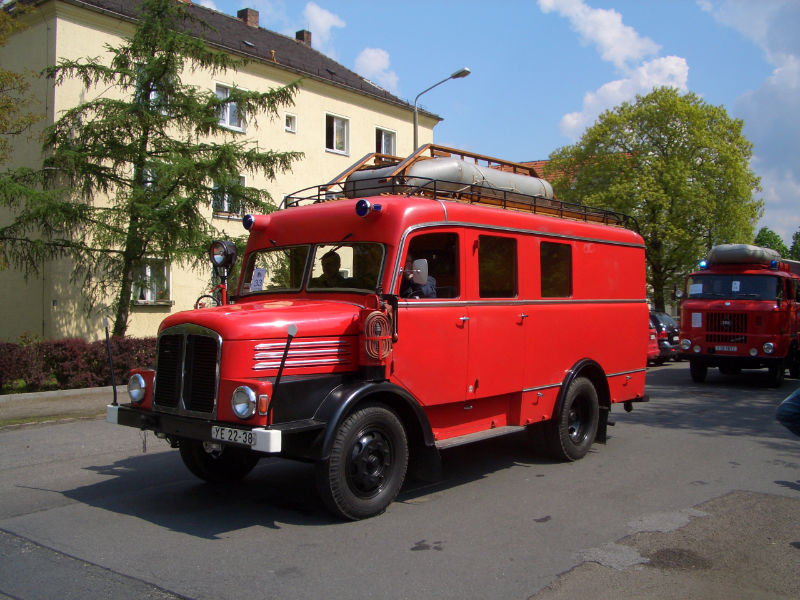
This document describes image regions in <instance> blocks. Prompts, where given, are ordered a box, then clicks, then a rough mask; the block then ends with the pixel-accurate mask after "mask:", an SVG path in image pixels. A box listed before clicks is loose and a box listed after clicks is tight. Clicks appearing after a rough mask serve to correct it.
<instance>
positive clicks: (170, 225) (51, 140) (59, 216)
mask: <svg viewBox="0 0 800 600" xmlns="http://www.w3.org/2000/svg"><path fill="white" fill-rule="evenodd" d="M207 27H208V26H207V25H206V24H205V23H202V22H199V21H197V20H196V19H194V18H193V17H192V16H191V15H190V14H189V13H188V11H187V10H186V8H185V5H184V4H183V3H181V2H178V1H176V0H144V1H143V2H142V5H141V16H140V19H139V21H138V24H137V28H136V31H135V33H134V34H133V37H131V38H130V39H129V40H126V41H125V42H124V43H122V44H121V45H119V46H116V47H112V46H107V51H108V52H109V53H110V57H111V58H110V61H106V62H103V61H101V60H99V59H96V58H85V59H81V60H75V61H73V60H63V61H61V62H59V63H58V64H57V65H55V66H54V67H52V68H49V69H48V70H47V72H46V74H47V76H49V77H52V78H53V79H54V80H55V83H56V85H60V84H61V83H62V82H64V81H65V80H66V79H70V78H78V79H79V80H80V81H82V83H83V84H84V85H85V87H86V89H87V91H88V92H96V97H95V98H94V99H91V100H89V101H87V102H84V103H81V104H79V105H77V106H75V107H74V108H71V109H69V110H67V111H65V112H64V113H63V114H62V116H61V117H60V118H59V119H58V121H56V122H55V123H54V124H53V125H52V126H50V127H49V128H48V129H47V130H46V132H45V141H44V151H45V155H46V159H45V160H44V164H43V168H42V169H41V170H39V171H37V172H34V171H30V170H18V171H16V172H14V173H13V174H11V175H9V176H8V177H7V178H6V179H5V182H0V201H3V200H4V201H5V204H6V205H7V206H10V207H12V208H13V209H15V211H16V214H17V218H16V220H15V221H14V222H13V223H12V225H11V226H9V227H8V228H6V231H5V235H6V236H7V238H13V239H15V240H20V241H21V243H15V244H5V245H4V246H3V250H4V252H5V254H6V256H7V257H8V258H9V259H10V260H12V261H13V262H14V264H15V265H16V266H17V267H19V268H25V269H32V268H33V269H35V268H36V266H37V265H39V264H41V262H42V261H43V260H46V259H48V258H52V257H53V256H59V255H66V256H69V257H71V258H73V259H74V261H75V265H76V269H77V271H76V273H77V274H78V275H79V276H80V277H81V278H82V279H81V283H82V285H84V286H85V289H86V291H87V297H89V298H91V299H92V301H93V302H96V303H99V304H101V305H102V303H104V302H106V301H107V300H108V299H109V298H113V301H112V302H111V307H110V308H111V310H112V311H113V314H114V326H113V334H114V335H117V336H121V335H124V333H125V331H126V329H127V324H128V315H129V309H130V306H131V302H132V287H133V286H134V285H135V284H136V280H135V278H136V277H137V274H140V273H142V268H143V265H144V264H145V262H146V260H151V259H164V260H169V261H172V262H182V263H193V264H197V261H198V260H200V259H202V258H203V257H204V253H205V250H206V248H207V247H208V243H209V242H210V240H211V239H212V238H213V237H214V236H215V235H219V232H218V231H217V230H215V228H214V227H213V226H212V224H211V223H209V221H208V220H207V218H205V217H204V214H203V209H207V208H208V207H209V206H210V205H212V203H214V202H215V200H216V201H219V200H220V197H221V195H224V196H225V197H226V198H228V199H230V200H232V201H235V202H236V204H237V206H238V207H240V208H241V209H242V210H244V211H252V212H256V211H257V212H268V211H269V210H271V209H272V208H273V206H272V204H271V203H270V200H271V198H270V196H269V194H268V193H267V192H266V191H265V190H259V189H256V188H252V187H245V186H243V185H241V184H240V183H239V175H240V173H242V172H256V171H261V172H263V173H264V174H265V175H266V177H267V178H268V179H273V178H274V177H275V175H276V174H277V173H278V172H280V171H284V170H287V169H289V168H290V166H291V163H292V161H293V160H296V159H297V158H299V157H300V156H301V153H295V152H274V151H269V150H264V149H261V148H258V147H257V146H256V145H255V144H254V143H253V142H248V141H246V140H245V139H244V136H241V135H237V134H235V133H232V132H231V131H230V130H229V129H228V128H227V127H225V126H224V125H222V124H221V123H220V121H221V115H222V114H226V115H229V116H231V115H232V116H233V117H237V116H238V117H241V116H242V115H244V116H245V117H246V119H247V125H248V127H254V126H255V125H256V122H255V116H256V115H257V114H259V113H266V115H267V116H268V117H269V118H274V117H275V116H276V115H277V114H278V110H279V108H280V107H283V106H288V105H291V104H292V102H293V97H294V94H295V92H296V89H297V86H296V84H293V85H289V86H285V87H281V88H276V89H271V90H269V91H267V92H247V91H243V90H239V89H236V88H234V89H231V90H230V91H229V93H228V95H227V96H226V97H224V98H221V97H218V96H217V94H216V93H215V92H214V91H210V90H204V89H198V88H196V87H193V86H189V85H185V84H183V83H182V82H181V74H182V72H183V69H184V65H185V64H187V67H189V68H191V69H192V70H201V71H204V72H207V73H210V74H212V75H213V74H216V73H218V72H224V71H225V70H228V69H237V68H239V67H241V66H242V64H243V63H242V62H241V61H238V60H235V59H233V58H232V57H231V56H230V55H229V54H227V53H224V52H219V51H215V50H213V49H211V48H209V46H208V45H207V44H206V43H205V42H204V41H203V40H202V33H201V34H200V35H199V36H198V35H197V34H194V35H192V34H190V33H188V31H190V30H191V31H200V32H202V31H204V30H205V29H207ZM87 95H89V94H87ZM238 117H237V118H238ZM214 182H225V184H224V189H223V190H220V189H219V185H215V183H214ZM138 276H141V275H138Z"/></svg>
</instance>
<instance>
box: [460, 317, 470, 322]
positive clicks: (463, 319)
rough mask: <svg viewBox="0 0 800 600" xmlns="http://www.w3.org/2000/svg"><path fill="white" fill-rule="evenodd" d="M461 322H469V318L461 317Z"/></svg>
mask: <svg viewBox="0 0 800 600" xmlns="http://www.w3.org/2000/svg"><path fill="white" fill-rule="evenodd" d="M458 320H459V321H469V317H459V318H458Z"/></svg>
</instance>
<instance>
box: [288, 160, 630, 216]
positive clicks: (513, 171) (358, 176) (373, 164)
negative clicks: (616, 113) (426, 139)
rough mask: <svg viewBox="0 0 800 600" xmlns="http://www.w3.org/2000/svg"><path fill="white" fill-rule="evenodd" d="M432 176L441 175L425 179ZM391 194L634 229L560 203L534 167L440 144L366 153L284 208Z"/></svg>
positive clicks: (600, 212) (607, 212)
mask: <svg viewBox="0 0 800 600" xmlns="http://www.w3.org/2000/svg"><path fill="white" fill-rule="evenodd" d="M453 169H455V171H457V172H455V173H454V170H453ZM446 173H450V174H451V175H455V176H458V177H461V180H460V181H454V180H451V179H447V178H446V177H443V176H442V175H443V174H446ZM430 174H434V175H436V176H435V177H430V176H426V175H430ZM371 175H374V176H371ZM387 194H393V195H404V196H420V197H429V198H434V199H437V200H454V201H461V202H467V203H469V204H483V205H487V206H493V207H497V208H502V209H506V210H518V211H523V212H530V213H534V214H545V215H550V216H556V217H560V218H565V219H575V220H580V221H586V222H595V223H604V224H606V225H619V226H623V227H628V226H629V225H630V224H634V225H635V221H634V220H633V219H632V218H631V217H629V216H627V215H624V214H622V213H618V212H615V211H611V210H606V209H601V208H594V207H589V206H584V205H581V204H573V203H569V202H563V201H561V200H556V199H555V198H554V197H552V196H553V194H552V187H551V186H550V184H549V183H547V182H546V181H544V180H543V179H540V178H539V174H538V173H537V171H536V169H535V168H534V167H533V166H531V165H525V164H522V163H515V162H511V161H506V160H502V159H497V158H492V157H489V156H484V155H481V154H475V153H472V152H466V151H462V150H456V149H454V148H447V147H445V146H438V145H436V144H426V145H424V146H421V147H420V148H419V149H418V150H417V151H416V152H414V153H413V154H411V155H410V156H408V157H406V158H401V157H399V156H393V155H390V154H381V153H377V152H375V153H371V154H367V155H365V156H363V157H362V158H361V159H359V160H358V161H356V162H355V163H354V164H353V165H351V166H350V167H348V168H347V169H346V170H344V171H342V172H341V173H340V174H339V175H337V176H336V177H334V178H333V179H332V180H331V181H329V182H328V183H327V184H323V185H318V186H311V187H308V188H305V189H302V190H299V191H297V192H294V193H293V194H290V195H289V196H286V197H285V198H284V200H283V202H282V203H281V206H280V208H291V207H293V206H299V205H300V204H302V203H304V202H313V203H316V202H326V201H329V200H336V199H339V198H357V197H366V196H381V195H387Z"/></svg>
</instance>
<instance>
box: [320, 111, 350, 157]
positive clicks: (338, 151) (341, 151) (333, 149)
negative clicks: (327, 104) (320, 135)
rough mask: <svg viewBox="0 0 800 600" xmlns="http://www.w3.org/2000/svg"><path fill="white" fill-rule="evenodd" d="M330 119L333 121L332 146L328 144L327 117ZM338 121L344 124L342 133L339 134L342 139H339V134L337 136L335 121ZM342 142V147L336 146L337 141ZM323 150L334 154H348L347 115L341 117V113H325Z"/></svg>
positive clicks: (348, 128) (348, 125) (348, 127)
mask: <svg viewBox="0 0 800 600" xmlns="http://www.w3.org/2000/svg"><path fill="white" fill-rule="evenodd" d="M329 118H330V119H332V123H333V131H332V136H331V137H332V140H333V142H332V144H331V146H332V147H329V146H328V119H329ZM337 121H340V122H341V123H342V124H343V125H344V135H343V136H341V137H343V138H344V139H343V140H341V138H340V136H337V127H336V122H337ZM340 141H341V142H342V144H341V146H342V147H343V149H342V148H337V146H339V145H340V144H339V142H340ZM325 150H326V151H327V152H333V153H335V154H345V155H349V154H350V119H348V118H347V117H343V116H341V115H336V114H334V113H325Z"/></svg>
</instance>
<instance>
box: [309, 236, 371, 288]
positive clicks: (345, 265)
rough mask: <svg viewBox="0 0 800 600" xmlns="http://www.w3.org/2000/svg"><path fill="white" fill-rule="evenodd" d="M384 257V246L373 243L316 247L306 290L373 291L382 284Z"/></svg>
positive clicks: (320, 245)
mask: <svg viewBox="0 0 800 600" xmlns="http://www.w3.org/2000/svg"><path fill="white" fill-rule="evenodd" d="M383 257H384V250H383V245H382V244H375V243H372V242H360V243H353V244H317V245H316V246H314V259H313V262H312V265H311V279H310V280H309V282H308V286H307V289H308V290H309V291H321V290H331V289H337V290H359V291H360V290H366V291H369V292H374V291H375V288H377V286H378V282H379V281H380V276H381V270H382V267H383Z"/></svg>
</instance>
